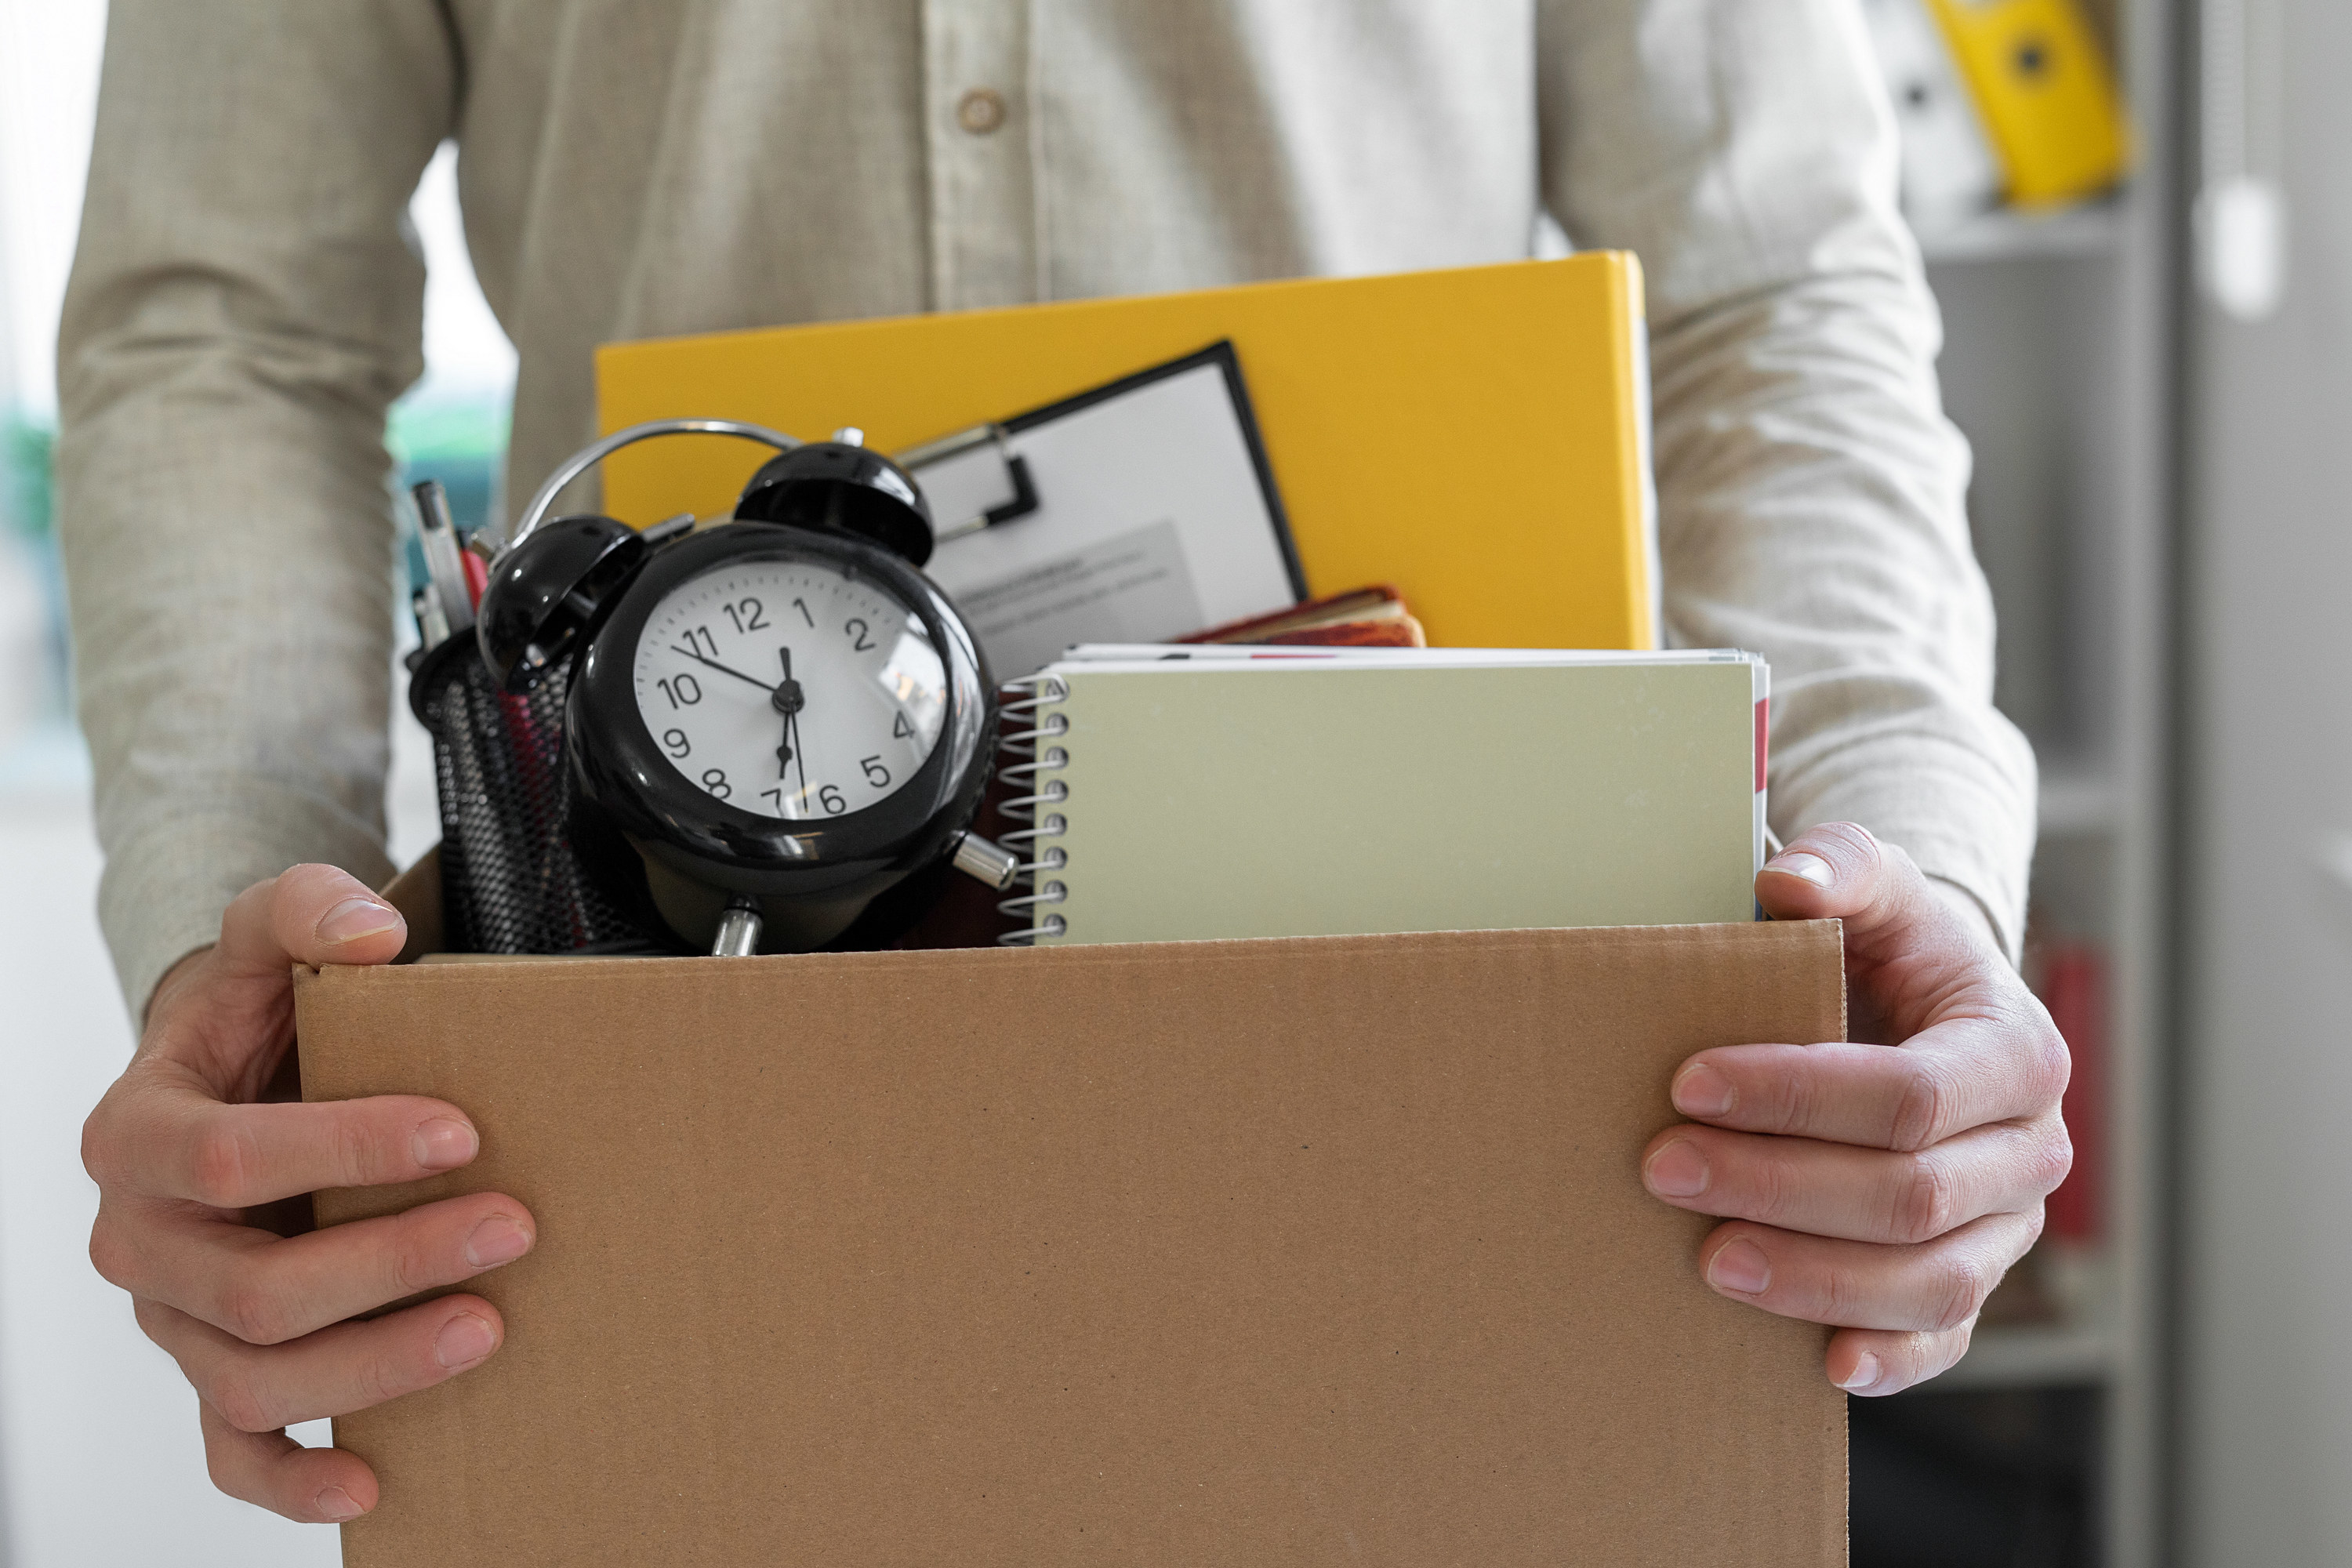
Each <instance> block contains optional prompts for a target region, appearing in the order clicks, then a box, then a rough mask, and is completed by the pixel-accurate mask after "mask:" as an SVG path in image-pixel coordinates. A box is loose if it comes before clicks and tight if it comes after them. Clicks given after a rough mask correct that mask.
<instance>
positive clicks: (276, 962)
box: [81, 866, 535, 1522]
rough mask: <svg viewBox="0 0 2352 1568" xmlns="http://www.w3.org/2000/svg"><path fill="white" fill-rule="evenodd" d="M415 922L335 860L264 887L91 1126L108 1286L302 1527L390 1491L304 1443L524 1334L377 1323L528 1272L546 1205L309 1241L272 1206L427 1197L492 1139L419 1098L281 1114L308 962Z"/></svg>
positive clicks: (354, 1513) (483, 1310)
mask: <svg viewBox="0 0 2352 1568" xmlns="http://www.w3.org/2000/svg"><path fill="white" fill-rule="evenodd" d="M403 938H404V926H403V923H402V921H401V918H400V916H399V915H398V914H397V913H396V912H394V910H392V909H391V908H390V907H389V906H388V905H386V904H385V903H383V901H382V900H379V899H377V898H375V897H373V895H371V894H370V893H369V892H368V890H367V889H365V888H363V887H362V886H361V885H360V884H359V883H358V882H356V881H354V880H352V879H351V878H350V877H348V876H346V875H344V874H343V873H342V872H341V871H338V870H336V869H334V868H331V867H328V866H297V867H295V868H293V869H292V870H290V871H288V872H286V873H285V874H284V875H283V876H280V877H276V878H273V879H270V880H268V881H267V882H259V883H256V884H255V885H254V886H253V887H251V888H248V889H246V890H245V892H244V893H242V894H241V895H239V896H238V898H237V900H236V902H235V903H233V904H231V905H230V906H229V910H228V913H227V914H226V916H224V917H223V918H222V921H221V936H220V944H219V945H218V946H217V947H213V948H209V949H206V950H205V952H200V953H197V954H194V956H192V957H190V958H188V959H185V960H183V961H182V962H181V963H180V964H179V966H178V967H177V968H175V969H174V970H173V972H172V973H171V974H170V975H169V976H167V977H166V978H165V980H164V982H163V984H162V985H160V986H158V987H157V988H156V992H155V1000H154V1003H153V1005H152V1007H151V1008H150V1010H149V1014H148V1023H147V1029H146V1034H145V1037H144V1038H142V1040H141V1042H140V1045H139V1050H138V1053H137V1055H136V1056H134V1057H133V1058H132V1059H131V1066H130V1067H129V1068H127V1069H125V1070H124V1072H123V1074H122V1077H121V1079H117V1080H116V1081H115V1084H114V1086H113V1087H112V1088H111V1089H108V1090H107V1093H106V1098H105V1099H104V1100H100V1101H99V1104H98V1109H97V1110H94V1111H92V1112H91V1113H90V1118H89V1122H88V1124H87V1125H85V1126H84V1127H83V1129H82V1142H81V1148H82V1163H83V1164H84V1165H86V1166H87V1167H88V1168H89V1173H90V1175H91V1176H92V1177H93V1178H95V1179H96V1181H97V1182H98V1185H99V1193H100V1198H99V1212H98V1224H97V1226H95V1227H94V1228H93V1229H92V1230H91V1232H90V1237H89V1256H90V1261H91V1262H92V1263H94V1264H96V1265H97V1266H98V1271H99V1272H100V1274H102V1275H104V1276H105V1277H106V1278H107V1279H110V1280H111V1281H113V1282H114V1283H115V1284H117V1285H120V1286H121V1287H122V1288H123V1289H126V1290H128V1291H130V1292H131V1296H132V1298H133V1300H135V1302H136V1304H137V1309H138V1315H139V1326H140V1327H141V1328H142V1329H144V1330H145V1331H147V1336H148V1337H149V1338H150V1339H152V1340H153V1341H154V1342H156V1343H157V1344H159V1345H161V1346H163V1349H164V1350H166V1351H168V1352H171V1354H172V1357H173V1360H175V1361H177V1362H178V1363H180V1370H181V1371H182V1372H184V1373H186V1374H187V1378H188V1381H189V1382H190V1383H192V1384H194V1385H195V1389H196V1394H197V1397H198V1399H199V1401H200V1405H201V1408H200V1415H201V1418H202V1420H203V1423H204V1435H205V1459H206V1462H207V1463H208V1465H209V1466H210V1468H211V1471H212V1478H213V1484H214V1485H215V1486H217V1487H219V1488H220V1489H221V1490H223V1491H225V1492H226V1493H228V1494H229V1495H230V1496H232V1497H237V1498H243V1499H244V1500H246V1501H247V1502H253V1503H258V1504H260V1505H261V1506H262V1507H264V1508H267V1509H269V1510H273V1511H275V1512H278V1513H282V1514H284V1515H285V1516H286V1517H287V1518H289V1519H295V1520H303V1521H321V1522H330V1521H342V1520H347V1519H355V1518H357V1517H358V1516H360V1515H361V1514H363V1513H365V1512H367V1511H368V1510H370V1509H372V1508H373V1507H374V1506H375V1504H376V1480H375V1475H374V1473H373V1471H371V1470H370V1469H369V1468H368V1467H367V1465H366V1464H365V1462H364V1461H362V1459H360V1458H358V1457H357V1456H356V1455H353V1454H349V1453H346V1452H344V1451H343V1450H341V1449H340V1448H306V1447H302V1446H301V1445H300V1444H299V1443H297V1442H295V1441H294V1440H293V1439H292V1438H290V1437H289V1436H286V1433H285V1430H284V1429H285V1428H286V1427H287V1426H289V1425H291V1424H292V1423H295V1422H298V1421H310V1420H315V1419H317V1418H318V1417H320V1416H322V1415H347V1414H349V1413H350V1412H352V1411H354V1410H362V1409H365V1408H366V1407H367V1406H369V1405H380V1404H382V1403H383V1401H385V1400H387V1399H393V1398H396V1397H398V1396H399V1395H401V1394H408V1393H411V1392H413V1391H415V1390H416V1389H419V1388H425V1387H429V1386H430V1385H432V1384H436V1383H439V1382H441V1381H442V1380H443V1379H445V1378H447V1377H452V1376H454V1375H456V1374H457V1373H461V1372H465V1371H467V1370H468V1369H469V1368H472V1367H476V1366H478V1365H480V1364H481V1363H483V1362H484V1361H486V1360H488V1358H489V1356H490V1353H491V1352H494V1351H496V1350H497V1349H498V1348H499V1341H500V1339H501V1337H502V1336H503V1334H504V1331H505V1325H504V1324H503V1323H502V1322H501V1321H500V1320H499V1313H498V1310H497V1309H496V1308H494V1307H492V1306H491V1305H490V1304H489V1303H488V1301H485V1300H482V1299H481V1298H480V1297H478V1296H467V1295H455V1296H442V1297H438V1298H436V1300H431V1301H428V1302H425V1304H423V1305H422V1306H415V1307H409V1308H406V1309H404V1310H401V1311H398V1312H394V1313H390V1314H387V1315H386V1316H383V1317H381V1318H377V1319H374V1320H373V1321H353V1320H355V1319H356V1318H357V1317H358V1316H359V1314H361V1313H363V1312H368V1311H371V1310H374V1309H376V1308H378V1307H381V1306H383V1304H384V1303H386V1302H388V1301H396V1300H400V1299H401V1298H402V1297H404V1296H409V1295H414V1294H415V1293H416V1292H418V1291H420V1290H430V1289H436V1288H437V1287H441V1286H447V1285H455V1284H457V1282H458V1281H460V1280H463V1279H470V1278H472V1277H473V1276H474V1275H477V1274H479V1273H481V1272H482V1271H484V1270H485V1269H488V1268H497V1267H498V1266H499V1264H501V1263H506V1262H509V1261H511V1260H513V1259H514V1258H520V1257H521V1256H522V1255H523V1254H524V1253H525V1252H527V1251H529V1250H530V1245H531V1242H532V1241H533V1239H534V1237H535V1232H534V1229H533V1226H532V1222H531V1217H530V1211H529V1210H527V1209H525V1208H524V1207H523V1206H522V1205H520V1204H519V1203H517V1202H515V1201H514V1199H512V1198H510V1197H506V1196H503V1195H501V1194H497V1193H478V1194H474V1195H472V1196H470V1197H462V1198H449V1199H446V1200H444V1201H443V1202H440V1203H436V1204H427V1205H424V1206H423V1207H421V1208H414V1209H411V1210H409V1211H408V1212H407V1213H405V1214H401V1215H390V1216H387V1217H385V1218H383V1219H371V1220H362V1221H359V1222H357V1223H355V1224H352V1225H341V1226H333V1227H331V1228H330V1229H326V1230H317V1231H311V1232H310V1233H309V1234H307V1235H298V1236H291V1237H281V1236H278V1235H277V1234H276V1233H274V1232H273V1231H270V1230H266V1229H260V1228H256V1226H255V1225H254V1224H253V1223H252V1222H253V1221H254V1220H256V1219H257V1218H258V1217H262V1216H260V1215H257V1214H256V1213H255V1212H254V1211H257V1210H259V1209H261V1208H263V1207H264V1205H270V1204H273V1203H276V1202H278V1201H279V1200H281V1199H287V1198H294V1197H299V1196H300V1195H301V1194H308V1193H310V1192H313V1191H316V1190H318V1189H320V1188H322V1187H357V1186H373V1185H376V1184H383V1183H389V1182H413V1181H416V1180H418V1179H420V1178H422V1177H425V1176H429V1175H433V1174H435V1173H438V1172H442V1171H446V1170H450V1169H452V1168H454V1167H456V1166H458V1165H463V1164H465V1163H467V1161H469V1160H471V1159H473V1157H474V1155H475V1152H476V1151H477V1150H478V1148H479V1146H480V1140H479V1137H478V1134H477V1133H476V1132H475V1131H474V1125H473V1123H472V1122H471V1121H468V1120H467V1117H466V1113H465V1112H464V1111H462V1110H458V1109H457V1107H456V1106H454V1105H449V1104H447V1103H446V1102H444V1101H442V1100H425V1099H423V1098H420V1097H418V1096H414V1095H385V1096H382V1097H380V1098H378V1099H373V1100H342V1101H339V1102H334V1103H328V1104H319V1105H299V1104H286V1103H277V1104H272V1103H260V1102H261V1101H262V1100H264V1098H265V1095H266V1094H267V1092H268V1089H269V1086H270V1084H271V1081H272V1079H274V1078H275V1077H276V1076H277V1074H278V1068H279V1067H280V1065H281V1063H283V1062H284V1060H285V1058H286V1053H287V1049H288V1047H289V1046H291V1045H292V1044H293V1042H294V986H293V978H292V973H291V967H292V965H294V964H296V963H390V962H391V961H392V960H393V959H394V957H396V956H397V955H398V954H399V952H400V948H401V943H402V941H403Z"/></svg>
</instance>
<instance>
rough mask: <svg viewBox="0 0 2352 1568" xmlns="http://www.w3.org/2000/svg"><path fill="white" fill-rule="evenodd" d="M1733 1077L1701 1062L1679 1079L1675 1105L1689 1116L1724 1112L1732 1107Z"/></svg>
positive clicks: (1691, 1067) (1684, 1070)
mask: <svg viewBox="0 0 2352 1568" xmlns="http://www.w3.org/2000/svg"><path fill="white" fill-rule="evenodd" d="M1732 1099H1733V1093H1732V1088H1731V1080H1730V1079H1727V1078H1726V1077H1724V1076H1723V1075H1722V1074H1721V1073H1719V1072H1717V1071H1716V1070H1715V1069H1714V1068H1711V1067H1709V1066H1707V1065H1706V1063H1705V1062H1697V1063H1695V1064H1693V1065H1692V1066H1690V1067H1686V1068H1683V1072H1682V1076H1681V1077H1680V1078H1678V1079H1675V1110H1679V1111H1681V1112H1682V1113H1683V1114H1684V1115H1685V1116H1721V1115H1722V1114H1723V1113H1724V1112H1726V1111H1727V1110H1730V1109H1731V1101H1732Z"/></svg>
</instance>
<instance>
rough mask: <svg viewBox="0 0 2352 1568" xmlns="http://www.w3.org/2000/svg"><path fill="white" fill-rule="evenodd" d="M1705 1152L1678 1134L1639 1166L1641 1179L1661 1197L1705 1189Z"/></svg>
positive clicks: (1690, 1195) (1688, 1194) (1687, 1195)
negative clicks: (1644, 1163) (1647, 1161)
mask: <svg viewBox="0 0 2352 1568" xmlns="http://www.w3.org/2000/svg"><path fill="white" fill-rule="evenodd" d="M1642 1180H1643V1183H1644V1184H1646V1185H1647V1186H1648V1187H1649V1189H1650V1190H1651V1191H1652V1192H1654V1193H1655V1194H1658V1195H1659V1196H1660V1197H1662V1198H1695V1197H1696V1196H1698V1195H1699V1194H1701V1193H1703V1192H1705V1191H1706V1155H1704V1154H1701V1153H1700V1152H1698V1151H1697V1150H1696V1149H1695V1148H1693V1147H1691V1143H1690V1140H1688V1139H1687V1138H1677V1139H1675V1141H1674V1142H1671V1143H1669V1144H1667V1145H1666V1146H1665V1147H1664V1148H1663V1149H1661V1150H1659V1151H1658V1152H1656V1153H1654V1154H1653V1155H1651V1156H1650V1163H1648V1164H1646V1165H1644V1166H1643V1167H1642Z"/></svg>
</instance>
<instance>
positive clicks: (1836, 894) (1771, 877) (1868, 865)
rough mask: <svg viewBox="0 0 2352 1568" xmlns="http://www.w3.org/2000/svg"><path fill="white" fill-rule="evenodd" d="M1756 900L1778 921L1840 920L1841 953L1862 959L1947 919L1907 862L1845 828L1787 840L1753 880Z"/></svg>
mask: <svg viewBox="0 0 2352 1568" xmlns="http://www.w3.org/2000/svg"><path fill="white" fill-rule="evenodd" d="M1756 901H1757V902H1758V903H1759V904H1760V905H1762V906H1763V909H1764V912H1765V913H1766V914H1768V915H1770V916H1771V917H1772V918H1773V919H1774V920H1778V921H1819V920H1839V921H1844V922H1845V943H1846V951H1847V952H1849V953H1850V954H1853V955H1854V956H1857V957H1862V958H1864V959H1867V958H1869V957H1870V956H1872V955H1873V954H1874V952H1875V950H1877V949H1879V948H1882V947H1885V946H1888V945H1890V944H1892V943H1895V942H1901V943H1903V944H1905V945H1908V944H1910V943H1911V942H1915V941H1916V937H1917V934H1918V933H1919V931H1920V930H1921V928H1922V927H1923V926H1934V925H1939V924H1942V923H1946V922H1948V921H1949V919H1950V911H1949V910H1948V909H1947V908H1946V907H1945V906H1944V904H1943V903H1942V901H1941V900H1938V899H1937V898H1936V896H1935V895H1934V894H1933V893H1932V892H1931V891H1930V890H1929V889H1928V887H1927V879H1926V878H1925V877H1924V876H1922V875H1921V874H1920V871H1919V868H1918V867H1917V866H1916V864H1914V863H1913V861H1912V859H1911V857H1910V856H1908V855H1906V854H1905V853H1904V852H1903V850H1902V849H1900V848H1898V847H1895V846H1894V845H1891V844H1881V843H1880V842H1879V841H1878V840H1877V839H1876V838H1875V837H1873V836H1872V835H1871V832H1870V830H1869V829H1868V828H1866V827H1864V826H1860V825H1859V824H1856V823H1852V822H1830V823H1823V824H1822V825H1821V826H1816V827H1809V828H1807V829H1805V831H1804V832H1802V833H1800V834H1799V835H1797V837H1794V838H1792V839H1790V841H1789V847H1787V848H1785V849H1783V850H1781V851H1780V853H1779V854H1778V855H1775V856H1774V857H1772V858H1771V859H1769V860H1768V861H1766V862H1765V865H1764V869H1762V870H1761V871H1759V872H1758V873H1757V874H1756Z"/></svg>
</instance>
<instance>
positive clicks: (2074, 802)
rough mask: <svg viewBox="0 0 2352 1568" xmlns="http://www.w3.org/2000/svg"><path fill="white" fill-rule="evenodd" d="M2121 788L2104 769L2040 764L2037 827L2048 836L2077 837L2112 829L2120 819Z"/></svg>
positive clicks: (2044, 835) (2046, 760) (2047, 761)
mask: <svg viewBox="0 0 2352 1568" xmlns="http://www.w3.org/2000/svg"><path fill="white" fill-rule="evenodd" d="M2122 798H2123V791H2122V790H2121V788H2120V787H2119V786H2118V785H2117V784H2116V781H2115V779H2114V778H2113V777H2111V776H2110V775H2109V774H2107V773H2105V772H2103V771H2101V770H2099V769H2096V768H2090V767H2083V766H2079V765H2068V764H2063V763H2052V762H2050V761H2049V760H2048V759H2046V758H2045V759H2044V760H2043V762H2042V796H2041V829H2042V837H2043V838H2045V839H2048V838H2080V837H2087V836H2089V835H2092V834H2098V833H2110V832H2113V831H2114V830H2115V828H2116V825H2117V824H2118V823H2119V822H2121V820H2122V816H2123V813H2122V810H2121V803H2122Z"/></svg>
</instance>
